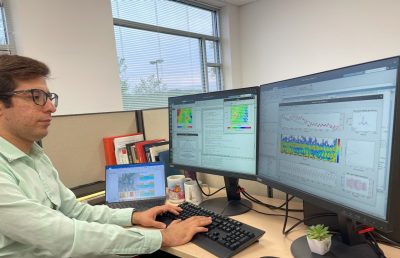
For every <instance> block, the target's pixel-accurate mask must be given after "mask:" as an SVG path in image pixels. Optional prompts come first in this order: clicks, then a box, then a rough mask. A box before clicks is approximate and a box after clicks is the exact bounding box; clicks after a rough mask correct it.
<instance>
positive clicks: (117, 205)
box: [107, 199, 165, 211]
mask: <svg viewBox="0 0 400 258" xmlns="http://www.w3.org/2000/svg"><path fill="white" fill-rule="evenodd" d="M164 204H165V200H164V199H162V200H146V201H132V202H129V201H127V202H114V203H107V206H108V207H110V208H113V209H124V208H135V210H137V211H143V210H147V209H150V208H152V207H154V206H159V205H164Z"/></svg>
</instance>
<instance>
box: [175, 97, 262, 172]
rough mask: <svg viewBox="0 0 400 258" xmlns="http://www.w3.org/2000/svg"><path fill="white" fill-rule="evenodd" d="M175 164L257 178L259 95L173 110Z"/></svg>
mask: <svg viewBox="0 0 400 258" xmlns="http://www.w3.org/2000/svg"><path fill="white" fill-rule="evenodd" d="M171 112H172V114H171V119H172V121H171V123H172V126H171V130H172V131H171V135H172V159H173V162H174V164H179V165H188V166H192V167H201V168H210V169H216V170H221V171H230V172H238V173H245V174H251V175H255V173H256V156H257V153H256V150H257V148H256V138H257V137H256V132H257V128H256V124H257V94H237V95H231V96H223V97H221V96H216V97H213V98H211V99H198V100H192V101H187V102H185V101H183V102H181V103H176V102H175V103H174V104H173V105H172V106H171Z"/></svg>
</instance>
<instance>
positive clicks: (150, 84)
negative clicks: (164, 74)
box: [135, 75, 167, 94]
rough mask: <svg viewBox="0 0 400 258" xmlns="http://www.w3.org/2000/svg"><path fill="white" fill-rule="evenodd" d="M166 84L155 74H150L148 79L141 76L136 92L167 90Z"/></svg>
mask: <svg viewBox="0 0 400 258" xmlns="http://www.w3.org/2000/svg"><path fill="white" fill-rule="evenodd" d="M166 89H167V88H166V85H165V83H163V82H162V81H161V80H160V79H158V78H157V77H156V76H154V75H150V76H148V77H147V78H146V79H143V78H141V79H140V82H139V83H138V84H136V85H135V92H136V93H139V94H146V93H156V92H165V91H166Z"/></svg>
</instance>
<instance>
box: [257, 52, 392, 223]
mask: <svg viewBox="0 0 400 258" xmlns="http://www.w3.org/2000/svg"><path fill="white" fill-rule="evenodd" d="M398 68H399V57H394V58H388V59H383V60H378V61H374V62H369V63H364V64H359V65H354V66H349V67H345V68H341V69H336V70H332V71H327V72H322V73H318V74H313V75H309V76H303V77H299V78H295V79H290V80H285V81H280V82H276V83H270V84H266V85H262V86H261V88H260V146H259V167H258V169H259V175H258V177H259V181H261V182H264V183H266V184H269V185H271V186H273V187H276V188H278V189H280V190H283V191H285V192H288V193H292V194H294V195H296V196H298V197H300V198H302V199H304V200H305V201H306V200H307V201H311V202H313V203H314V204H317V205H320V206H321V207H323V208H326V209H329V210H332V211H335V212H338V213H340V214H343V215H345V216H346V217H349V218H351V219H352V220H354V221H358V222H361V223H364V224H366V225H369V226H374V227H375V228H378V229H382V230H385V229H387V227H388V224H389V217H390V216H388V215H389V209H390V208H393V207H390V196H391V195H392V194H393V192H391V190H390V189H392V190H393V189H394V188H395V187H396V186H394V185H391V183H393V179H394V178H395V177H396V178H398V175H397V174H398V171H396V168H397V170H398V164H397V163H398V158H396V155H397V154H396V153H395V151H394V149H395V148H396V146H397V147H399V146H398V144H397V142H396V143H395V141H397V140H396V137H394V135H395V130H394V128H395V121H398V120H396V119H395V116H396V114H397V113H398V112H397V113H396V112H395V110H396V109H395V107H396V98H397V97H396V96H397V94H398V93H397V87H398V86H397V85H398V73H399V72H398ZM397 115H398V114H397ZM397 138H398V137H397ZM392 163H393V164H392ZM395 166H396V168H395ZM393 186H394V187H393Z"/></svg>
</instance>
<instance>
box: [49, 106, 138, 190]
mask: <svg viewBox="0 0 400 258" xmlns="http://www.w3.org/2000/svg"><path fill="white" fill-rule="evenodd" d="M134 132H137V130H136V120H135V112H118V113H104V114H90V115H75V116H59V117H54V118H53V121H52V124H51V126H50V129H49V135H48V136H47V137H46V138H44V139H43V141H42V142H43V147H44V150H45V152H46V154H47V155H48V156H49V157H50V159H51V160H52V162H53V164H54V166H55V167H56V168H57V170H58V172H59V174H60V178H61V180H62V181H63V183H64V184H65V185H66V186H67V187H74V186H77V185H82V184H87V183H91V182H95V181H99V180H104V166H105V158H104V149H103V141H102V139H103V137H105V136H114V135H123V134H128V133H134Z"/></svg>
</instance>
